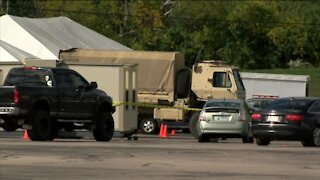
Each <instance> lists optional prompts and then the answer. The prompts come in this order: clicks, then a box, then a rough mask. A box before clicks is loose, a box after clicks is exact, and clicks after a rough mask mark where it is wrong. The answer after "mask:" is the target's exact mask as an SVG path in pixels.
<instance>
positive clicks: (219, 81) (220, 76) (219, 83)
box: [212, 72, 231, 88]
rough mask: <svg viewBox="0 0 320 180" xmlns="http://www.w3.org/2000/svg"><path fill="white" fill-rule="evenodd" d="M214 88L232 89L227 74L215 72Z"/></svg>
mask: <svg viewBox="0 0 320 180" xmlns="http://www.w3.org/2000/svg"><path fill="white" fill-rule="evenodd" d="M212 85H213V87H226V88H230V87H231V80H230V77H229V75H228V73H227V72H214V73H213V81H212Z"/></svg>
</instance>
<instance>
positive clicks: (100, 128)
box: [92, 112, 114, 142]
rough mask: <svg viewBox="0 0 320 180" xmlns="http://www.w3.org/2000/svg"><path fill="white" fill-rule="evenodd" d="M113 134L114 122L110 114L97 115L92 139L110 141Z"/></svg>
mask: <svg viewBox="0 0 320 180" xmlns="http://www.w3.org/2000/svg"><path fill="white" fill-rule="evenodd" d="M113 133H114V121H113V117H112V115H111V112H102V113H99V114H98V116H97V119H96V128H94V129H93V132H92V134H93V137H94V139H95V140H96V141H105V142H107V141H110V140H111V139H112V137H113Z"/></svg>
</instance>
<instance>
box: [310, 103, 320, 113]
mask: <svg viewBox="0 0 320 180" xmlns="http://www.w3.org/2000/svg"><path fill="white" fill-rule="evenodd" d="M309 112H317V113H320V101H317V102H315V103H314V104H313V105H312V106H311V107H310V109H309Z"/></svg>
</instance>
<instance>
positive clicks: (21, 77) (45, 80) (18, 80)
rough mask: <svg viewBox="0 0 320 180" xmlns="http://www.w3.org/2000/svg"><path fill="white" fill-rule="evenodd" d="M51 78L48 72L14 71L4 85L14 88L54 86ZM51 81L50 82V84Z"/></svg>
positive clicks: (40, 70) (43, 70) (39, 70)
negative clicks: (15, 86)
mask: <svg viewBox="0 0 320 180" xmlns="http://www.w3.org/2000/svg"><path fill="white" fill-rule="evenodd" d="M50 79H51V76H50V73H49V72H48V70H45V69H37V70H28V69H12V70H11V71H10V72H9V73H8V75H7V78H6V80H5V82H4V85H7V86H13V85H19V84H26V85H38V86H52V81H50ZM49 81H50V82H49Z"/></svg>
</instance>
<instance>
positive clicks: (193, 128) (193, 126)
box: [189, 112, 200, 139]
mask: <svg viewBox="0 0 320 180" xmlns="http://www.w3.org/2000/svg"><path fill="white" fill-rule="evenodd" d="M199 115H200V112H195V113H193V115H192V116H191V118H190V120H189V130H190V133H191V134H192V136H193V137H195V138H196V139H198V138H199V133H198V130H197V122H198V118H199Z"/></svg>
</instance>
